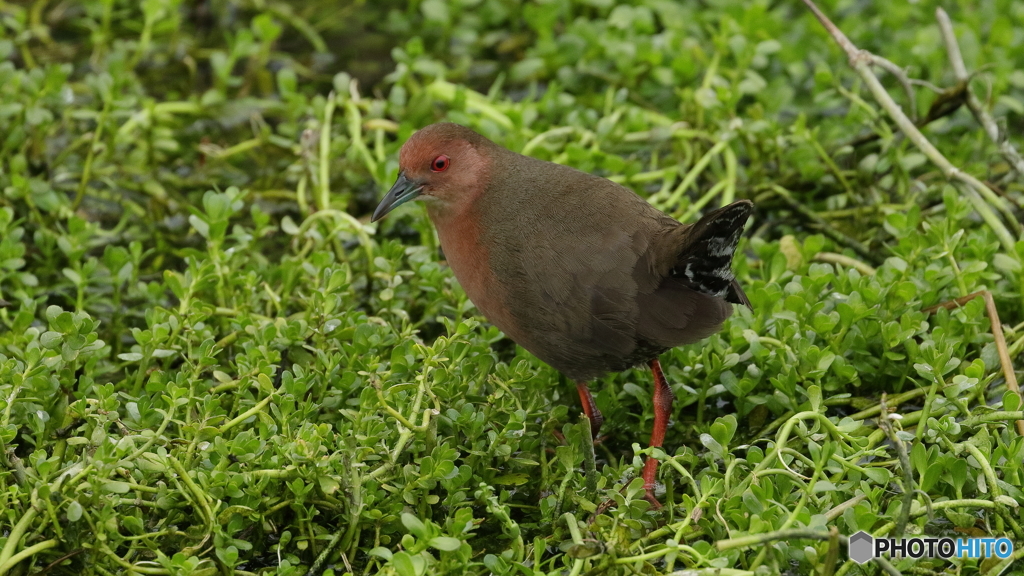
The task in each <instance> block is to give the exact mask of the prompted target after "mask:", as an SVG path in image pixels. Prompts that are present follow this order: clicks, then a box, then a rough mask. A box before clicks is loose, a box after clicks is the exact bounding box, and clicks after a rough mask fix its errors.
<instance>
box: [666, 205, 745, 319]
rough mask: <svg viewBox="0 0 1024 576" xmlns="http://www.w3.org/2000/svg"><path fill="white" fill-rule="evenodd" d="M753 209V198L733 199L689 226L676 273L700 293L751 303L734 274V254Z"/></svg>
mask: <svg viewBox="0 0 1024 576" xmlns="http://www.w3.org/2000/svg"><path fill="white" fill-rule="evenodd" d="M753 208H754V205H753V203H751V202H750V201H749V200H740V201H737V202H733V203H732V204H730V205H728V206H724V207H722V208H719V209H718V210H715V211H714V212H711V213H709V214H707V215H705V216H704V217H703V218H701V219H700V220H699V221H698V222H697V223H696V224H694V225H693V226H690V227H689V228H687V229H686V230H685V233H684V238H683V239H682V241H681V242H680V245H679V248H680V250H679V256H678V258H677V260H676V265H675V266H674V267H673V268H672V273H671V274H672V276H673V277H675V278H678V279H679V280H681V281H682V282H683V283H684V284H686V285H687V287H689V288H690V289H692V290H695V291H697V292H701V293H703V294H707V295H709V296H718V297H722V296H725V297H726V298H727V299H728V300H729V301H730V302H735V303H737V304H745V305H746V306H750V301H749V300H748V299H747V296H746V294H744V293H743V289H742V288H740V286H739V283H738V282H736V281H735V277H734V276H733V273H732V256H733V253H734V252H735V251H736V245H737V244H738V243H739V240H740V234H741V233H742V232H743V225H744V224H746V222H747V218H748V217H749V216H750V212H751V211H752V210H753Z"/></svg>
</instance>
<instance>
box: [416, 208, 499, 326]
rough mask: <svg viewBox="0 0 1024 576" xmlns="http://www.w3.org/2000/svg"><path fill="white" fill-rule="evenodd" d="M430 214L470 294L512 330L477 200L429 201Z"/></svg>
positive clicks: (484, 310) (495, 320) (494, 321)
mask: <svg viewBox="0 0 1024 576" xmlns="http://www.w3.org/2000/svg"><path fill="white" fill-rule="evenodd" d="M474 196H476V195H474ZM473 199H474V200H475V199H476V198H473ZM467 200H468V198H467ZM427 214H428V215H429V216H430V219H431V220H432V221H433V222H434V226H435V227H436V228H437V237H438V239H439V240H440V241H441V249H442V250H443V251H444V255H445V259H446V260H447V261H448V265H449V266H450V267H451V269H452V272H453V273H454V274H455V278H456V279H457V280H458V281H459V284H460V285H461V286H462V289H463V290H465V291H466V295H467V296H469V299H470V300H472V301H473V303H474V304H476V307H477V308H478V309H479V310H480V312H481V313H482V314H483V315H484V316H485V317H487V319H488V320H489V321H490V322H491V323H492V324H494V325H495V326H497V327H498V328H499V329H501V330H502V331H504V332H505V333H508V331H509V330H510V329H512V328H513V324H512V322H511V318H510V317H509V314H508V308H507V307H506V306H505V304H504V297H505V294H504V292H503V290H502V286H501V284H500V283H499V282H498V281H497V278H496V277H495V275H494V271H493V270H492V268H491V265H490V260H489V257H490V250H489V249H488V246H487V244H486V242H484V241H483V235H482V227H481V226H482V223H481V217H480V216H481V215H480V210H479V209H478V206H477V205H476V203H475V202H463V203H460V205H444V204H441V203H428V204H427Z"/></svg>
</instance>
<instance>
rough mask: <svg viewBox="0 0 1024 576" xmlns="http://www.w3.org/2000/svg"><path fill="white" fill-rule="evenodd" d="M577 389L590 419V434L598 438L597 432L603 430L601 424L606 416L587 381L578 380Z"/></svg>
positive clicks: (584, 410)
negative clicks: (602, 413) (598, 405)
mask: <svg viewBox="0 0 1024 576" xmlns="http://www.w3.org/2000/svg"><path fill="white" fill-rule="evenodd" d="M576 391H577V392H579V393H580V404H583V413H584V414H586V415H587V419H588V420H590V435H591V436H592V437H594V438H597V433H598V431H599V430H601V424H604V416H602V415H601V411H600V410H598V409H597V403H596V402H594V395H593V394H591V393H590V388H589V387H587V383H586V382H577V383H576Z"/></svg>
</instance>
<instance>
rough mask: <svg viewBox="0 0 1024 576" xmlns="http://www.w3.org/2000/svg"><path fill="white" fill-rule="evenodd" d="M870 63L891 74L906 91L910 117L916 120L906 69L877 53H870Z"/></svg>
mask: <svg viewBox="0 0 1024 576" xmlns="http://www.w3.org/2000/svg"><path fill="white" fill-rule="evenodd" d="M871 63H872V64H874V65H875V66H878V67H879V68H881V69H883V70H885V71H886V72H888V73H889V74H892V75H893V77H895V78H896V81H897V82H899V83H900V86H902V87H903V91H904V92H906V93H907V103H908V105H909V106H910V119H911V120H913V121H914V122H917V98H915V97H914V85H913V84H912V83H911V82H910V77H909V76H907V72H906V70H904V69H903V68H900V67H899V66H897V65H896V64H895V63H894V62H893V61H892V60H889V59H887V58H883V57H882V56H879V55H878V54H871Z"/></svg>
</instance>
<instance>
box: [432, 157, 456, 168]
mask: <svg viewBox="0 0 1024 576" xmlns="http://www.w3.org/2000/svg"><path fill="white" fill-rule="evenodd" d="M451 163H452V161H451V160H449V159H448V157H447V156H445V155H444V154H442V155H440V156H438V157H437V158H434V161H433V162H431V163H430V169H431V170H433V171H434V172H444V171H445V170H447V169H448V166H449V165H450V164H451Z"/></svg>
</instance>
